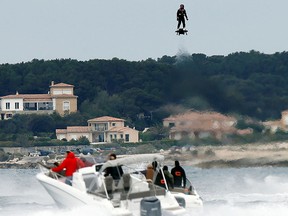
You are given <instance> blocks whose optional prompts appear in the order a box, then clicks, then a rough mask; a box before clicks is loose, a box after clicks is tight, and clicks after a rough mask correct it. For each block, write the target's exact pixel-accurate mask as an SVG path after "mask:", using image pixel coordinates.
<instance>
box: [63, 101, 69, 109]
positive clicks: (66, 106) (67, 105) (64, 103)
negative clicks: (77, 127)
mask: <svg viewBox="0 0 288 216" xmlns="http://www.w3.org/2000/svg"><path fill="white" fill-rule="evenodd" d="M63 110H64V111H66V110H70V102H69V101H64V102H63Z"/></svg>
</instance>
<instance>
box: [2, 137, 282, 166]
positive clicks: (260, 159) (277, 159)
mask: <svg viewBox="0 0 288 216" xmlns="http://www.w3.org/2000/svg"><path fill="white" fill-rule="evenodd" d="M161 154H163V155H164V156H165V165H168V166H174V161H175V160H179V161H180V164H181V165H183V166H194V167H198V168H202V169H211V168H244V167H264V166H274V167H286V166H287V167H288V142H275V143H269V144H260V143H259V144H245V145H237V146H231V145H226V146H199V147H193V148H190V149H189V150H187V149H184V148H182V149H177V150H174V151H171V150H167V151H161ZM43 160H45V161H46V162H48V161H47V158H45V156H44V157H43V156H42V157H41V156H39V157H24V158H23V159H21V160H15V161H9V162H0V169H17V168H18V169H36V168H38V164H37V162H43Z"/></svg>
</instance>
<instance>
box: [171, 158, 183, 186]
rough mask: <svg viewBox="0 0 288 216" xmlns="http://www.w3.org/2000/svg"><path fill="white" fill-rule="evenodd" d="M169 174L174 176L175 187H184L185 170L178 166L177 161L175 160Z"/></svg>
mask: <svg viewBox="0 0 288 216" xmlns="http://www.w3.org/2000/svg"><path fill="white" fill-rule="evenodd" d="M171 174H172V175H173V177H174V186H175V187H183V188H185V187H186V173H185V170H184V169H183V168H182V167H181V166H180V163H179V161H175V167H174V168H172V170H171ZM182 182H183V184H182Z"/></svg>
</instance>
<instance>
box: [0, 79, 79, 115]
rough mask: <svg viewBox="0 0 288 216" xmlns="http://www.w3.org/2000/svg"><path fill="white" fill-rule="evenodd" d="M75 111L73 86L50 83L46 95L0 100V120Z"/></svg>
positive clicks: (23, 95) (75, 101)
mask: <svg viewBox="0 0 288 216" xmlns="http://www.w3.org/2000/svg"><path fill="white" fill-rule="evenodd" d="M76 111H77V96H75V95H74V86H73V85H69V84H66V83H58V84H54V82H53V81H52V82H51V86H50V91H49V92H48V94H19V93H18V92H16V94H15V95H6V96H3V97H1V98H0V115H1V120H5V119H9V118H12V117H13V115H15V114H33V113H36V114H51V113H53V112H57V113H59V114H60V115H62V116H63V115H64V114H69V113H72V112H76Z"/></svg>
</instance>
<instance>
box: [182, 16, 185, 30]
mask: <svg viewBox="0 0 288 216" xmlns="http://www.w3.org/2000/svg"><path fill="white" fill-rule="evenodd" d="M182 22H183V29H185V26H186V25H185V18H183V19H182Z"/></svg>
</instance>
